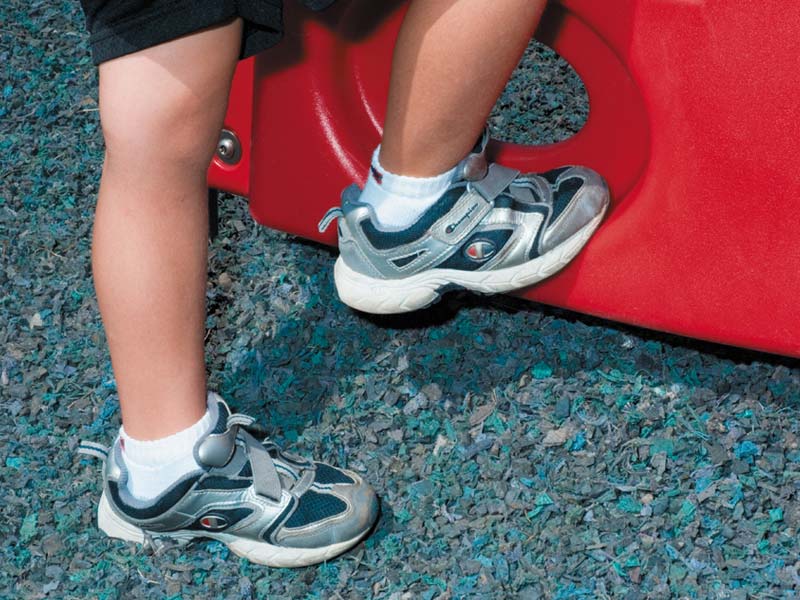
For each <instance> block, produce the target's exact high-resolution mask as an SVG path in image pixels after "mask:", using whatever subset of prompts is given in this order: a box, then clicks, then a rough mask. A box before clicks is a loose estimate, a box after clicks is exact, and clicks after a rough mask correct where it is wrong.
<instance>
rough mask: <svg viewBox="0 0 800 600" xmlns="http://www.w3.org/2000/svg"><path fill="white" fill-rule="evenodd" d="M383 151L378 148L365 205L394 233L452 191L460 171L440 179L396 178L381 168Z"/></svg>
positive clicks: (454, 171) (368, 182)
mask: <svg viewBox="0 0 800 600" xmlns="http://www.w3.org/2000/svg"><path fill="white" fill-rule="evenodd" d="M380 151H381V147H380V146H378V147H377V148H376V149H375V152H374V153H373V155H372V168H371V169H370V173H369V179H368V180H367V185H366V186H364V191H363V193H362V194H361V201H362V202H366V203H367V204H370V205H371V206H372V208H373V209H374V210H375V216H376V217H377V219H378V223H380V224H381V225H383V226H385V227H389V228H393V229H400V228H403V227H407V226H408V225H411V224H412V223H413V222H414V221H416V220H417V219H418V218H419V216H420V215H421V214H422V213H423V212H425V211H426V210H427V209H428V208H430V207H431V206H433V205H434V204H435V203H436V201H437V200H438V199H439V198H440V197H441V196H442V194H443V193H444V192H445V190H446V189H447V188H448V187H450V184H451V183H452V182H453V178H454V177H455V174H456V167H453V168H452V169H450V170H449V171H447V172H446V173H442V174H441V175H437V176H436V177H408V176H406V175H396V174H394V173H390V172H389V171H387V170H386V169H384V168H383V167H382V166H381V163H380V160H378V157H379V156H380Z"/></svg>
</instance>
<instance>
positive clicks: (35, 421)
mask: <svg viewBox="0 0 800 600" xmlns="http://www.w3.org/2000/svg"><path fill="white" fill-rule="evenodd" d="M0 69H1V70H2V71H0V72H2V85H1V86H0V94H2V100H0V289H2V295H1V296H0V398H1V399H2V400H1V401H2V413H1V414H2V416H1V417H0V461H2V465H3V466H2V474H1V475H0V515H1V516H2V518H0V537H2V539H3V542H4V543H3V545H2V549H1V550H0V551H1V552H2V557H1V558H0V560H1V561H2V565H3V566H2V568H1V569H0V597H4V598H6V597H8V598H40V597H51V598H148V599H151V598H165V597H170V598H199V597H208V598H253V597H257V598H268V597H269V598H304V597H309V598H366V597H376V598H414V599H416V598H424V599H431V598H449V597H452V598H471V597H475V598H557V599H567V598H603V597H613V598H630V599H633V598H667V597H690V598H790V597H795V591H794V590H795V589H798V586H800V576H798V571H797V569H798V567H800V563H798V562H796V561H797V556H798V552H800V544H798V536H797V527H798V523H800V505H798V492H797V490H798V488H800V449H798V438H797V435H798V424H799V423H800V370H799V369H798V368H797V365H796V363H792V362H790V361H788V360H782V359H777V358H771V357H768V356H765V355H756V354H750V353H746V352H743V351H735V350H727V349H723V348H719V347H715V346H711V345H704V344H698V343H695V342H691V341H688V340H681V339H678V338H671V337H667V336H662V335H659V334H654V333H650V332H645V331H641V330H633V329H629V328H625V327H621V326H615V325H612V324H609V323H602V322H598V321H594V320H590V319H587V318H583V317H580V316H577V315H573V314H569V313H563V312H559V311H555V310H552V309H547V308H543V307H539V306H536V305H532V304H528V303H524V302H521V301H518V300H514V299H510V298H496V299H491V300H483V299H481V300H479V299H475V298H473V297H469V296H454V297H452V298H448V299H447V300H446V301H445V302H443V303H442V304H440V305H439V306H438V307H436V308H435V309H433V310H431V311H429V312H428V313H426V314H425V315H424V316H422V317H418V316H417V317H415V318H413V319H394V320H391V319H390V320H387V319H381V320H378V319H373V320H370V319H365V318H363V317H361V316H358V315H356V314H354V313H353V312H351V311H349V310H347V309H346V308H345V307H343V306H342V305H341V304H340V303H338V302H337V301H336V300H335V296H334V291H333V287H332V281H331V266H332V263H333V258H334V256H333V254H331V253H330V252H329V251H327V250H325V249H322V248H319V247H317V246H314V245H310V244H306V243H303V242H300V241H297V240H294V239H292V238H290V237H287V236H285V235H282V234H278V233H275V232H271V231H268V230H266V229H264V228H259V227H257V226H256V225H254V224H253V222H252V221H251V220H250V219H249V216H248V213H247V209H246V205H245V203H244V202H243V201H242V200H240V199H234V198H227V199H226V200H225V202H224V204H223V207H222V218H223V223H222V230H221V235H220V237H219V239H218V240H216V241H215V242H214V243H213V245H212V251H211V252H212V258H211V263H210V268H209V272H210V280H211V283H210V285H209V290H208V300H209V318H208V332H209V333H208V351H209V360H208V362H209V372H210V381H211V385H212V386H213V387H214V388H216V389H219V390H220V391H221V393H223V394H224V395H225V396H226V397H227V398H229V400H230V402H231V403H232V405H233V406H234V407H235V408H236V409H238V410H240V411H242V412H249V413H251V414H253V415H255V416H257V417H258V418H259V421H260V422H261V423H262V424H265V425H268V426H269V428H270V432H271V434H272V435H273V436H274V438H275V439H276V440H278V441H279V442H281V443H285V444H287V445H291V446H292V448H293V450H295V451H297V452H300V453H306V454H314V455H316V456H317V457H318V458H320V459H325V460H329V461H332V462H334V463H337V464H339V465H343V466H344V465H346V466H348V467H350V468H352V469H355V470H357V471H359V472H362V473H364V474H365V476H366V477H367V478H368V479H369V480H370V481H371V482H373V483H374V485H375V487H376V488H377V490H378V492H379V494H380V496H381V498H382V504H383V516H382V519H381V521H380V523H379V524H378V527H377V529H376V531H375V532H374V534H373V535H372V536H371V537H370V538H369V539H368V540H367V541H366V543H364V544H362V545H360V546H359V547H357V548H356V549H355V550H354V551H353V552H350V553H349V554H347V555H346V556H344V557H341V558H339V559H338V560H335V561H333V562H331V563H329V564H327V565H323V566H319V567H315V568H308V569H300V570H269V569H264V568H261V567H258V566H253V565H250V564H248V563H246V562H245V561H242V560H238V559H237V558H235V557H233V556H231V555H229V553H228V552H227V551H226V549H225V548H224V547H222V546H220V545H219V544H216V543H200V544H197V545H195V546H193V547H191V548H189V549H185V550H180V549H177V548H169V549H167V550H165V551H164V553H163V554H161V555H159V556H154V555H152V554H151V553H148V552H145V551H142V550H141V549H138V548H136V547H133V546H128V545H126V544H124V543H121V542H117V541H111V540H108V539H106V538H105V537H104V536H102V535H101V534H100V533H99V532H98V531H97V529H96V526H95V524H94V517H93V510H94V507H95V502H96V500H97V498H98V494H99V485H100V473H99V465H97V464H96V463H94V462H91V461H87V460H82V459H81V458H79V457H78V456H77V455H75V454H74V453H73V450H74V449H75V447H76V444H77V443H78V441H79V440H80V439H85V438H87V439H95V440H98V441H101V442H104V443H108V442H109V441H110V440H111V438H112V436H113V434H114V432H115V430H116V428H117V427H118V425H119V422H118V415H117V406H118V405H117V398H116V394H115V387H114V380H113V377H112V372H111V369H110V364H109V360H108V355H107V352H106V350H105V343H104V338H103V333H102V330H101V327H100V322H99V317H98V313H97V307H96V303H95V300H94V296H93V291H92V283H91V277H90V264H89V237H90V228H91V215H92V204H93V197H94V195H95V193H96V191H97V183H98V178H99V166H100V162H101V156H102V148H101V140H100V134H99V130H98V119H97V112H96V101H95V98H96V92H95V86H96V74H95V70H94V68H93V67H92V66H91V63H90V60H89V55H88V50H87V40H86V36H85V35H84V33H83V30H82V20H81V16H80V14H79V11H78V7H77V3H75V2H72V1H68V2H63V1H60V2H59V1H56V2H42V1H34V2H22V1H21V0H9V1H8V2H4V3H3V4H2V5H0ZM585 112H586V102H585V98H584V97H583V95H582V91H581V89H580V83H579V81H578V80H577V78H575V77H574V75H572V74H571V73H570V72H569V70H568V69H566V68H565V67H564V65H562V64H560V63H558V62H556V61H554V59H553V57H552V56H550V55H548V54H547V53H546V52H544V51H542V50H541V49H537V48H535V47H532V49H531V51H530V53H529V57H528V58H527V59H526V61H525V63H524V65H523V67H522V68H521V69H520V71H519V73H518V75H517V77H515V79H514V81H513V82H512V85H511V86H510V87H509V89H508V90H507V92H506V94H505V95H504V97H503V99H502V100H501V102H500V104H499V107H498V112H497V114H496V117H495V120H494V121H493V123H494V126H495V128H496V131H497V132H498V134H499V135H502V136H504V137H507V138H509V139H515V140H518V141H536V140H538V141H552V140H555V139H559V138H561V137H564V136H567V135H569V134H570V132H574V131H575V130H576V129H577V128H579V127H580V124H581V122H582V120H583V119H584V118H585Z"/></svg>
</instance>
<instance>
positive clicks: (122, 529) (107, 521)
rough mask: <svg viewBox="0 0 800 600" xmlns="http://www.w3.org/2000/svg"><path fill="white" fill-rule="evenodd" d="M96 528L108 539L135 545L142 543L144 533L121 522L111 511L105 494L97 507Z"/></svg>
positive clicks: (133, 526)
mask: <svg viewBox="0 0 800 600" xmlns="http://www.w3.org/2000/svg"><path fill="white" fill-rule="evenodd" d="M97 526H98V527H99V528H100V531H102V532H103V533H105V534H106V535H107V536H109V537H113V538H117V539H120V540H127V541H129V542H136V543H137V544H143V543H144V531H142V530H141V529H139V528H138V527H136V526H135V525H131V524H130V523H127V522H126V521H124V520H122V519H121V518H120V517H119V516H118V515H117V513H115V512H114V511H113V510H112V508H111V505H110V504H109V503H108V499H107V498H106V494H105V492H103V495H102V496H100V504H99V505H98V507H97Z"/></svg>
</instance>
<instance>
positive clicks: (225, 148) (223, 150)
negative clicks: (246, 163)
mask: <svg viewBox="0 0 800 600" xmlns="http://www.w3.org/2000/svg"><path fill="white" fill-rule="evenodd" d="M217 157H218V158H219V159H220V160H221V161H222V162H224V163H225V164H228V165H234V164H236V163H237V162H239V160H240V159H241V158H242V146H241V144H240V143H239V138H237V137H236V134H235V133H233V132H232V131H230V130H229V129H223V130H222V133H221V134H220V136H219V143H218V144H217Z"/></svg>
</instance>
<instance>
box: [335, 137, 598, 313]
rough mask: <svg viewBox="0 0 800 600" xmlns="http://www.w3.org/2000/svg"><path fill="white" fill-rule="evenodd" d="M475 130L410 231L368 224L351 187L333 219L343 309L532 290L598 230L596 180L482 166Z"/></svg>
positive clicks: (370, 219) (402, 306)
mask: <svg viewBox="0 0 800 600" xmlns="http://www.w3.org/2000/svg"><path fill="white" fill-rule="evenodd" d="M488 141H489V136H488V134H487V133H486V132H484V134H483V137H482V138H481V141H480V142H479V144H478V146H477V147H476V148H475V150H474V151H473V153H472V154H470V156H468V157H467V158H466V159H464V161H462V163H461V164H460V165H459V175H458V176H457V178H456V180H455V181H454V183H453V184H452V185H451V186H450V188H449V189H448V190H447V191H446V192H445V193H444V195H443V196H442V197H441V198H440V199H439V200H438V201H437V202H436V204H434V205H433V206H432V207H431V208H430V209H428V210H427V211H426V212H425V213H423V214H422V215H421V216H420V217H419V219H418V220H417V221H416V222H415V223H414V224H412V225H411V226H409V227H407V228H404V229H398V230H390V229H387V228H383V227H380V226H379V225H377V224H376V223H377V221H376V219H375V218H374V213H373V209H372V207H371V206H369V205H368V204H366V203H363V202H361V201H360V195H361V190H360V189H359V188H358V187H357V186H355V185H353V186H350V187H349V188H347V189H346V190H345V191H344V192H343V193H342V203H341V208H339V207H335V208H332V209H331V210H329V211H328V212H327V213H326V215H325V216H324V217H323V219H322V221H321V222H320V224H319V229H320V231H324V230H325V229H327V227H328V225H329V224H330V223H331V222H332V221H333V220H334V219H337V218H338V219H339V224H338V225H339V251H340V255H339V258H338V259H337V261H336V265H335V267H334V279H335V282H336V290H337V292H338V294H339V297H340V298H341V300H342V302H344V303H345V304H347V305H349V306H351V307H353V308H355V309H358V310H361V311H364V312H369V313H379V314H390V313H402V312H409V311H413V310H417V309H420V308H424V307H426V306H428V305H430V304H432V303H433V302H435V301H436V300H438V299H439V297H440V296H441V294H443V293H444V292H446V291H448V290H451V289H468V290H472V291H475V292H481V293H485V294H493V293H498V292H508V291H511V290H515V289H519V288H523V287H526V286H529V285H531V284H534V283H537V282H539V281H541V280H542V279H545V278H546V277H549V276H551V275H553V274H554V273H555V272H556V271H558V270H559V269H561V268H562V267H564V266H565V265H566V264H567V263H568V262H569V261H570V260H572V258H574V257H575V255H576V254H577V253H578V252H579V251H580V249H581V248H583V246H584V245H585V244H586V242H587V241H588V240H589V238H590V237H591V235H592V234H593V233H594V231H595V230H596V229H597V227H598V226H599V225H600V222H601V220H602V219H603V215H604V214H605V211H606V209H607V207H608V204H609V192H608V187H607V186H606V184H605V182H604V181H603V179H602V178H601V177H600V176H599V175H598V174H597V173H595V172H594V171H592V170H590V169H587V168H584V167H563V168H560V169H555V170H553V171H548V172H547V173H542V174H533V173H528V174H524V175H523V174H520V172H519V171H515V170H513V169H509V168H506V167H503V166H500V165H497V164H489V163H488V162H487V159H486V145H487V143H488Z"/></svg>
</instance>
